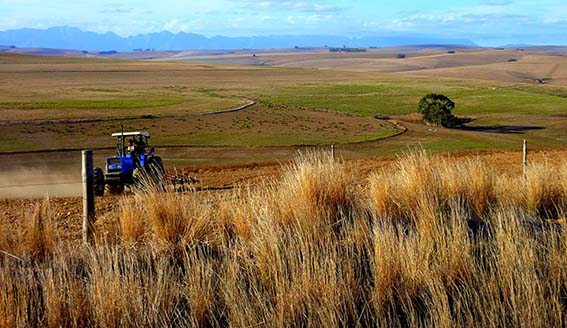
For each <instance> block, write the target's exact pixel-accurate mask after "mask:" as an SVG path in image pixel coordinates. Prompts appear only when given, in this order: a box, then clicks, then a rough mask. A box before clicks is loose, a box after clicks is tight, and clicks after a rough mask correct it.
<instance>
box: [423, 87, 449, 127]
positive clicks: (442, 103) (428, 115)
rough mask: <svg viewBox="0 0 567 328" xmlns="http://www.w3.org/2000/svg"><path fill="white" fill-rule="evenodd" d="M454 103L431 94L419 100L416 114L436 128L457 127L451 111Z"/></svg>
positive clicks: (444, 97)
mask: <svg viewBox="0 0 567 328" xmlns="http://www.w3.org/2000/svg"><path fill="white" fill-rule="evenodd" d="M454 108H455V103H454V102H453V101H452V100H451V99H449V97H447V96H445V95H440V94H435V93H431V94H428V95H426V96H425V97H423V98H421V100H420V101H419V107H418V108H417V112H418V113H420V114H421V115H422V116H423V120H424V121H425V122H427V123H430V124H434V125H436V126H439V125H440V126H443V127H453V126H455V125H458V119H456V118H455V117H454V116H453V114H452V113H451V111H452V110H453V109H454Z"/></svg>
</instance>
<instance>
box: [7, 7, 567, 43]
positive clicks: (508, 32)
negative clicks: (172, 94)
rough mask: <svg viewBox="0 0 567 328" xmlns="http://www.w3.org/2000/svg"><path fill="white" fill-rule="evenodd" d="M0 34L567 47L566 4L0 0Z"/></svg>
mask: <svg viewBox="0 0 567 328" xmlns="http://www.w3.org/2000/svg"><path fill="white" fill-rule="evenodd" d="M0 12H1V13H2V15H0V30H8V29H16V28H23V27H30V28H48V27H52V26H63V25H67V26H73V27H78V28H81V29H83V30H90V31H94V32H101V33H103V32H108V31H112V32H115V33H117V34H119V35H121V36H128V35H135V34H140V33H148V32H158V31H162V30H169V31H171V32H180V31H183V32H192V33H199V34H203V35H206V36H214V35H225V36H251V35H274V34H286V35H293V34H318V35H321V34H330V35H342V36H350V37H357V36H370V35H391V34H396V33H420V34H427V35H438V36H443V37H452V38H468V39H471V40H472V41H474V42H476V43H478V44H480V45H486V46H495V45H503V44H567V1H566V0H539V1H525V0H461V1H447V0H436V1H421V0H405V1H395V0H394V1H382V0H374V1H372V0H351V1H346V0H315V1H308V0H282V1H275V0H259V1H257V0H204V1H203V0H199V1H193V0H189V1H174V0H152V1H148V0H136V1H134V0H122V1H115V0H114V1H113V0H91V1H80V0H0Z"/></svg>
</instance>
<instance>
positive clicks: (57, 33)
mask: <svg viewBox="0 0 567 328" xmlns="http://www.w3.org/2000/svg"><path fill="white" fill-rule="evenodd" d="M414 44H452V45H462V46H473V47H474V46H476V45H475V44H474V43H473V42H472V41H471V40H467V39H448V38H442V37H435V36H427V35H411V34H398V35H388V36H376V37H356V38H350V37H344V36H330V35H327V36H326V35H270V36H252V37H224V36H215V37H212V38H207V37H205V36H202V35H199V34H193V33H184V32H180V33H177V34H174V33H171V32H168V31H163V32H159V33H149V34H139V35H135V36H129V37H120V36H118V35H117V34H115V33H112V32H108V33H105V34H99V33H95V32H88V31H82V30H80V29H78V28H74V27H67V26H63V27H51V28H48V29H45V30H40V29H29V28H24V29H18V30H8V31H0V45H6V46H16V47H20V48H55V49H75V50H89V51H101V50H106V51H109V50H115V51H132V50H133V49H155V50H187V49H195V50H204V49H207V50H209V49H224V50H232V49H265V48H293V47H295V46H297V47H322V46H329V47H342V46H345V47H392V46H401V45H414Z"/></svg>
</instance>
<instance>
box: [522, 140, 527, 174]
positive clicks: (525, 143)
mask: <svg viewBox="0 0 567 328" xmlns="http://www.w3.org/2000/svg"><path fill="white" fill-rule="evenodd" d="M522 164H523V167H524V178H527V176H528V142H527V141H526V140H524V152H523V161H522Z"/></svg>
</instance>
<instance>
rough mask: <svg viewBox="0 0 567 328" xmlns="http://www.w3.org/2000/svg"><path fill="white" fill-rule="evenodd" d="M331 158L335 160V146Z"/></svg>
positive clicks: (332, 147)
mask: <svg viewBox="0 0 567 328" xmlns="http://www.w3.org/2000/svg"><path fill="white" fill-rule="evenodd" d="M331 158H332V159H333V161H334V160H335V145H331Z"/></svg>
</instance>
